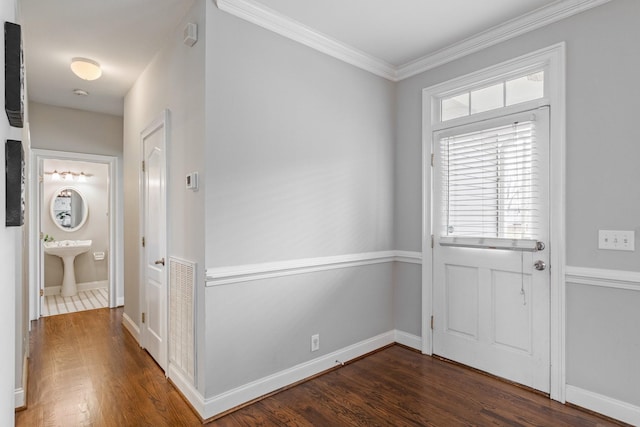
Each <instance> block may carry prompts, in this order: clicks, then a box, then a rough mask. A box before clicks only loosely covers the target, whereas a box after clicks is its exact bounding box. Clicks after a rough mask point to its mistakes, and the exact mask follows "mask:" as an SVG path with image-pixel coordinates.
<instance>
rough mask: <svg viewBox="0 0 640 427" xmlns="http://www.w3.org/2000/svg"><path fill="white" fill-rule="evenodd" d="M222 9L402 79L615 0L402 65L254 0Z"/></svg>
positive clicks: (514, 26) (230, 0) (558, 10)
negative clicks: (357, 47) (349, 43)
mask: <svg viewBox="0 0 640 427" xmlns="http://www.w3.org/2000/svg"><path fill="white" fill-rule="evenodd" d="M215 1H216V4H217V6H218V8H219V9H220V10H222V11H224V12H227V13H230V14H231V15H234V16H236V17H238V18H241V19H244V20H245V21H248V22H251V23H253V24H256V25H258V26H260V27H263V28H265V29H267V30H270V31H273V32H275V33H277V34H280V35H281V36H284V37H287V38H289V39H291V40H294V41H297V42H299V43H301V44H304V45H306V46H308V47H311V48H312V49H315V50H318V51H320V52H322V53H325V54H327V55H330V56H332V57H334V58H336V59H339V60H341V61H344V62H346V63H348V64H351V65H354V66H356V67H358V68H361V69H363V70H366V71H369V72H371V73H373V74H375V75H378V76H380V77H383V78H385V79H388V80H391V81H394V82H395V81H400V80H403V79H406V78H409V77H412V76H415V75H416V74H419V73H422V72H424V71H428V70H430V69H433V68H436V67H439V66H441V65H443V64H446V63H448V62H451V61H454V60H456V59H458V58H461V57H463V56H466V55H470V54H472V53H475V52H478V51H480V50H482V49H485V48H487V47H490V46H493V45H496V44H498V43H501V42H503V41H506V40H509V39H512V38H514V37H517V36H520V35H522V34H524V33H527V32H529V31H533V30H536V29H538V28H542V27H544V26H546V25H549V24H552V23H554V22H557V21H560V20H562V19H565V18H568V17H570V16H573V15H576V14H578V13H580V12H584V11H586V10H589V9H591V8H594V7H597V6H600V5H603V4H605V3H608V2H609V1H611V0H558V1H557V2H554V3H551V4H550V5H548V6H544V7H541V8H539V9H536V10H534V11H532V12H530V13H527V14H525V15H522V16H520V17H518V18H515V19H512V20H510V21H507V22H505V23H503V24H500V25H498V26H495V27H492V28H490V29H488V30H486V31H483V32H481V33H478V34H476V35H474V36H472V37H469V38H467V39H465V40H462V41H460V42H458V43H454V44H452V45H450V46H448V47H446V48H444V49H440V50H438V51H435V52H433V53H430V54H428V55H425V56H423V57H421V58H417V59H415V60H413V61H410V62H407V63H406V64H403V65H400V66H398V67H395V66H393V65H392V64H389V63H388V62H386V61H383V60H382V59H379V58H376V57H374V56H372V55H369V54H367V53H366V52H363V51H361V50H359V49H356V48H354V47H352V46H349V45H347V44H345V43H342V42H340V41H338V40H335V39H333V38H331V37H329V36H327V35H325V34H322V33H320V32H318V31H316V30H314V29H312V28H310V27H308V26H306V25H304V24H302V23H300V22H297V21H294V20H292V19H291V18H289V17H287V16H285V15H283V14H281V13H278V12H277V11H275V10H272V9H270V8H267V7H265V6H263V5H261V4H259V3H257V2H254V1H253V0H215Z"/></svg>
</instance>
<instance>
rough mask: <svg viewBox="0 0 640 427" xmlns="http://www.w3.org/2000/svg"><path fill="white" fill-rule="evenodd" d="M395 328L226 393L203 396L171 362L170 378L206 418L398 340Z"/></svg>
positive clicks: (201, 415)
mask: <svg viewBox="0 0 640 427" xmlns="http://www.w3.org/2000/svg"><path fill="white" fill-rule="evenodd" d="M395 336H396V331H389V332H385V333H383V334H380V335H377V336H375V337H373V338H370V339H367V340H364V341H361V342H359V343H356V344H354V345H351V346H348V347H345V348H343V349H340V350H337V351H334V352H332V353H329V354H326V355H324V356H321V357H318V358H316V359H313V360H310V361H308V362H305V363H301V364H299V365H296V366H294V367H292V368H289V369H285V370H284V371H280V372H277V373H275V374H273V375H269V376H267V377H264V378H260V379H258V380H255V381H252V382H250V383H248V384H244V385H242V386H240V387H237V388H234V389H232V390H229V391H226V392H224V393H221V394H218V395H216V396H212V397H209V398H206V399H205V398H204V397H203V396H202V394H201V393H200V392H199V391H198V390H196V388H195V387H194V386H193V384H191V383H190V382H189V381H188V380H187V379H186V378H185V377H184V376H183V375H182V374H181V373H180V372H179V370H178V369H175V368H174V367H172V366H171V365H169V370H168V374H169V379H171V381H172V382H173V383H174V384H175V385H176V387H178V389H179V390H180V392H181V393H182V394H183V395H184V396H185V397H186V398H187V400H189V403H190V404H191V405H192V406H193V407H194V409H196V411H197V412H198V413H199V415H200V417H202V418H203V419H204V420H207V419H209V418H213V417H215V416H216V415H218V414H221V413H223V412H225V411H228V410H230V409H233V408H235V407H237V406H240V405H242V404H243V403H247V402H250V401H252V400H254V399H257V398H259V397H262V396H265V395H267V394H269V393H271V392H273V391H276V390H279V389H281V388H283V387H286V386H288V385H291V384H294V383H296V382H298V381H302V380H304V379H307V378H309V377H312V376H314V375H317V374H320V373H322V372H325V371H327V370H329V369H331V368H334V367H335V366H336V365H338V364H339V363H346V362H349V361H350V360H353V359H355V358H358V357H360V356H363V355H365V354H367V353H371V352H372V351H375V350H378V349H380V348H382V347H385V346H387V345H389V344H393V343H394V342H395Z"/></svg>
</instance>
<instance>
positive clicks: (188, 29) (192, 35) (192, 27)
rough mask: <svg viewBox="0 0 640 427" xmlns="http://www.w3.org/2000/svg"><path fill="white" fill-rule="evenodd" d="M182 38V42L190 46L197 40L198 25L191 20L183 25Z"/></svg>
mask: <svg viewBox="0 0 640 427" xmlns="http://www.w3.org/2000/svg"><path fill="white" fill-rule="evenodd" d="M183 35H184V40H183V43H184V44H186V45H187V46H189V47H191V46H193V45H194V44H196V42H197V41H198V25H197V24H194V23H193V22H189V23H188V24H187V25H186V26H185V27H184V34H183Z"/></svg>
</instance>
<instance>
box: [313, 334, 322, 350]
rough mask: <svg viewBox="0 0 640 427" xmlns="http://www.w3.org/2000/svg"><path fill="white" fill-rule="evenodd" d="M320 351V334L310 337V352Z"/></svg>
mask: <svg viewBox="0 0 640 427" xmlns="http://www.w3.org/2000/svg"><path fill="white" fill-rule="evenodd" d="M318 350H320V334H315V335H311V351H318Z"/></svg>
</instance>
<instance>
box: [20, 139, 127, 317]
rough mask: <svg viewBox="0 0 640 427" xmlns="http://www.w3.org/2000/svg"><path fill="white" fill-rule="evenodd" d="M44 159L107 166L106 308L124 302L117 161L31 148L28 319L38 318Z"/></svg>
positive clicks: (121, 213) (120, 185) (121, 222)
mask: <svg viewBox="0 0 640 427" xmlns="http://www.w3.org/2000/svg"><path fill="white" fill-rule="evenodd" d="M45 159H57V160H73V161H83V162H93V163H102V164H106V165H107V167H108V168H109V212H110V216H109V248H110V250H111V256H109V259H108V262H109V307H117V306H120V305H124V285H123V284H124V261H123V260H124V257H123V249H124V248H123V245H122V242H123V240H124V239H123V236H124V232H123V220H122V219H123V212H122V211H121V207H122V206H123V199H122V190H121V189H122V178H121V177H120V161H119V159H118V158H117V157H115V156H103V155H98V154H86V153H71V152H66V151H54V150H42V149H37V148H34V149H32V150H31V158H30V165H31V166H30V177H29V206H30V209H29V223H30V224H32V226H31V227H29V241H30V245H29V248H30V249H29V319H30V320H37V319H38V318H39V317H40V314H41V310H40V295H39V294H40V289H42V287H43V286H42V275H41V274H40V273H41V272H40V270H41V262H42V259H41V258H42V251H41V250H40V248H41V245H40V220H41V217H40V214H41V210H42V206H41V204H42V195H41V194H40V185H39V182H40V180H39V171H40V165H41V163H42V161H44V160H45Z"/></svg>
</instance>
